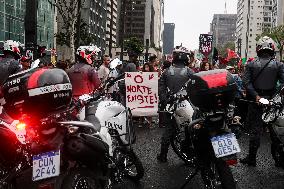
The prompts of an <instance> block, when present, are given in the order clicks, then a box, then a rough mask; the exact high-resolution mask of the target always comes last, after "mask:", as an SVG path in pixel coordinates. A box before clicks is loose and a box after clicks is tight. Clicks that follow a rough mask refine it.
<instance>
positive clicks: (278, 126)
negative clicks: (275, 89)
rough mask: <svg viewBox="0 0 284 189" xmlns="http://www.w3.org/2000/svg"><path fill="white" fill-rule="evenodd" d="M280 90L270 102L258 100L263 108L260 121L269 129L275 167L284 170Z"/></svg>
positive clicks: (283, 108)
mask: <svg viewBox="0 0 284 189" xmlns="http://www.w3.org/2000/svg"><path fill="white" fill-rule="evenodd" d="M283 92H284V89H282V90H281V91H280V92H279V93H277V94H276V95H275V96H274V97H273V98H272V99H271V100H267V99H264V98H262V99H260V103H261V104H262V105H263V106H264V112H263V114H262V120H263V121H264V123H266V124H267V126H268V128H269V133H270V138H271V155H272V157H273V159H274V161H275V166H276V167H281V168H284V129H283V126H284V122H283V121H284V114H283V113H284V103H283V100H284V99H283Z"/></svg>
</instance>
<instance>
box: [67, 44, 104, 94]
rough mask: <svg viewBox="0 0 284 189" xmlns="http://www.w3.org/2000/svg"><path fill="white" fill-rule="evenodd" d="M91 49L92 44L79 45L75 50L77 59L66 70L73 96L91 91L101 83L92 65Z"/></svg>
mask: <svg viewBox="0 0 284 189" xmlns="http://www.w3.org/2000/svg"><path fill="white" fill-rule="evenodd" d="M92 50H93V49H92V46H90V47H84V46H83V47H79V48H78V50H77V59H78V61H77V62H76V63H75V64H74V65H73V66H72V67H71V68H70V69H68V70H67V74H68V76H69V78H70V81H71V84H72V91H73V96H74V97H75V98H78V97H79V96H81V95H83V94H89V93H91V92H93V91H94V90H95V89H97V88H99V86H100V84H101V82H100V80H99V77H98V73H97V72H96V69H95V68H94V67H93V66H92V60H91V54H92Z"/></svg>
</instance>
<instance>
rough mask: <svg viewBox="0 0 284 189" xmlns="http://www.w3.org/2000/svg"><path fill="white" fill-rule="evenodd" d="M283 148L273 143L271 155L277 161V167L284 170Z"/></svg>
mask: <svg viewBox="0 0 284 189" xmlns="http://www.w3.org/2000/svg"><path fill="white" fill-rule="evenodd" d="M282 149H283V147H281V146H279V145H277V144H274V143H272V144H271V154H272V157H273V159H274V161H275V166H276V167H281V168H283V169H284V162H283V161H284V152H283V150H282Z"/></svg>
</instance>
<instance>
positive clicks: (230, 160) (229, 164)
mask: <svg viewBox="0 0 284 189" xmlns="http://www.w3.org/2000/svg"><path fill="white" fill-rule="evenodd" d="M226 164H227V165H228V166H233V165H237V164H238V160H237V159H229V160H226Z"/></svg>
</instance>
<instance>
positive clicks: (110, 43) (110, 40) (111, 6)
mask: <svg viewBox="0 0 284 189" xmlns="http://www.w3.org/2000/svg"><path fill="white" fill-rule="evenodd" d="M113 11H114V10H113V0H110V32H109V46H108V47H109V56H110V57H111V58H112V53H111V50H112V30H113Z"/></svg>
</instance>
